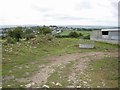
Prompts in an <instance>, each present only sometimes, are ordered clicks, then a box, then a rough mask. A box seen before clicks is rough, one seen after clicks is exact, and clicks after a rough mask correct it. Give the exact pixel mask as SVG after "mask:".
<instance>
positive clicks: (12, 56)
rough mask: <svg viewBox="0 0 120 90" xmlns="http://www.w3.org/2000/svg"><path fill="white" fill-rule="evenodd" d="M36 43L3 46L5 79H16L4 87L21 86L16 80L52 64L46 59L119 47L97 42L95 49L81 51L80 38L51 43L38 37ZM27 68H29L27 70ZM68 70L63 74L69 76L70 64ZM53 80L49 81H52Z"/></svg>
mask: <svg viewBox="0 0 120 90" xmlns="http://www.w3.org/2000/svg"><path fill="white" fill-rule="evenodd" d="M36 41H39V42H35V44H33V40H29V41H21V42H19V43H16V44H8V45H3V47H2V55H3V56H2V69H3V70H2V75H3V77H8V76H10V75H13V76H14V77H15V78H13V79H9V80H5V81H4V82H3V86H4V87H8V86H7V85H8V84H11V85H13V84H12V83H14V85H13V86H11V87H15V86H16V87H17V86H19V85H20V84H21V83H19V82H16V81H15V79H17V78H23V77H28V76H29V75H31V74H34V72H36V71H37V70H38V69H39V66H40V65H43V64H44V65H46V64H48V63H51V61H50V60H49V61H47V60H44V58H45V57H48V56H52V55H63V54H65V53H75V52H80V53H84V52H98V51H110V52H112V51H115V50H117V48H118V46H117V45H111V44H107V43H101V42H95V48H93V49H80V48H79V47H78V45H79V39H78V38H58V39H56V38H53V39H52V40H51V41H49V40H46V37H37V40H36ZM70 65H72V64H70ZM26 66H27V67H29V68H26ZM66 68H67V69H65V71H63V72H62V74H67V73H66V72H67V70H68V72H69V71H70V66H69V64H68V66H66ZM26 72H28V73H29V75H26ZM57 73H58V72H55V73H54V74H55V75H57ZM54 74H53V75H54ZM62 74H61V75H62ZM53 75H52V76H51V78H52V79H53V78H54V77H53ZM56 77H57V76H56ZM52 79H49V80H50V81H51V80H52ZM65 80H66V79H65ZM61 83H62V82H61ZM66 83H67V82H66V81H63V83H62V84H63V86H65V85H66Z"/></svg>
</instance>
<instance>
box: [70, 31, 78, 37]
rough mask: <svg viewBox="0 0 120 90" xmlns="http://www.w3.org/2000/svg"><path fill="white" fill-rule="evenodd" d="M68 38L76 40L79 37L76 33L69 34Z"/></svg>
mask: <svg viewBox="0 0 120 90" xmlns="http://www.w3.org/2000/svg"><path fill="white" fill-rule="evenodd" d="M69 37H75V38H77V37H79V34H78V33H77V32H70V33H69Z"/></svg>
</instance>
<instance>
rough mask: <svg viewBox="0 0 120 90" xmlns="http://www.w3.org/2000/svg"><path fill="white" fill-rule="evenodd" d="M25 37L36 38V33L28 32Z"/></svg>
mask: <svg viewBox="0 0 120 90" xmlns="http://www.w3.org/2000/svg"><path fill="white" fill-rule="evenodd" d="M25 38H26V40H30V39H32V38H35V35H34V34H32V33H31V34H26V36H25Z"/></svg>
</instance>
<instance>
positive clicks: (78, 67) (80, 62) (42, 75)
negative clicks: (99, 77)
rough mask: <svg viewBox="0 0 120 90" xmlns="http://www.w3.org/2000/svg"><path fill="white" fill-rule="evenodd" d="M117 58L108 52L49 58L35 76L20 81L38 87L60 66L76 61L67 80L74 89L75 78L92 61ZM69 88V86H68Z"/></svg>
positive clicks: (75, 84)
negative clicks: (49, 61) (47, 62)
mask: <svg viewBox="0 0 120 90" xmlns="http://www.w3.org/2000/svg"><path fill="white" fill-rule="evenodd" d="M111 55H113V56H115V55H116V56H117V54H116V53H114V52H113V53H110V52H88V53H74V54H65V55H62V56H49V57H47V58H45V60H51V61H52V62H51V63H50V64H48V65H43V66H41V67H42V69H40V70H39V71H38V72H37V73H36V74H34V75H33V76H31V77H28V78H26V79H23V80H22V79H21V80H20V82H22V81H27V82H29V83H28V84H27V85H29V86H31V87H40V86H41V85H42V84H43V83H46V82H47V79H48V77H49V76H50V75H51V74H52V73H53V72H54V71H55V68H56V67H59V66H60V65H66V64H68V63H69V62H70V61H76V62H77V63H76V64H75V65H74V66H73V67H71V74H70V75H69V80H70V81H72V82H73V85H74V87H76V86H77V83H78V82H79V81H77V76H78V75H80V74H83V72H84V70H85V69H87V63H88V62H90V61H93V59H94V60H95V59H100V58H103V57H105V56H107V57H108V56H111ZM89 57H90V58H91V57H92V59H90V58H89ZM68 87H69V86H68Z"/></svg>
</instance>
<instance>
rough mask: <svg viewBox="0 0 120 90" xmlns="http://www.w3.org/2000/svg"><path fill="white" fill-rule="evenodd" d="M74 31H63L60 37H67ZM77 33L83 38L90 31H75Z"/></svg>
mask: <svg viewBox="0 0 120 90" xmlns="http://www.w3.org/2000/svg"><path fill="white" fill-rule="evenodd" d="M73 31H74V30H65V31H63V32H62V33H60V35H69V33H70V32H73ZM76 32H77V33H82V34H83V35H84V36H87V35H89V34H90V31H76Z"/></svg>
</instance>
